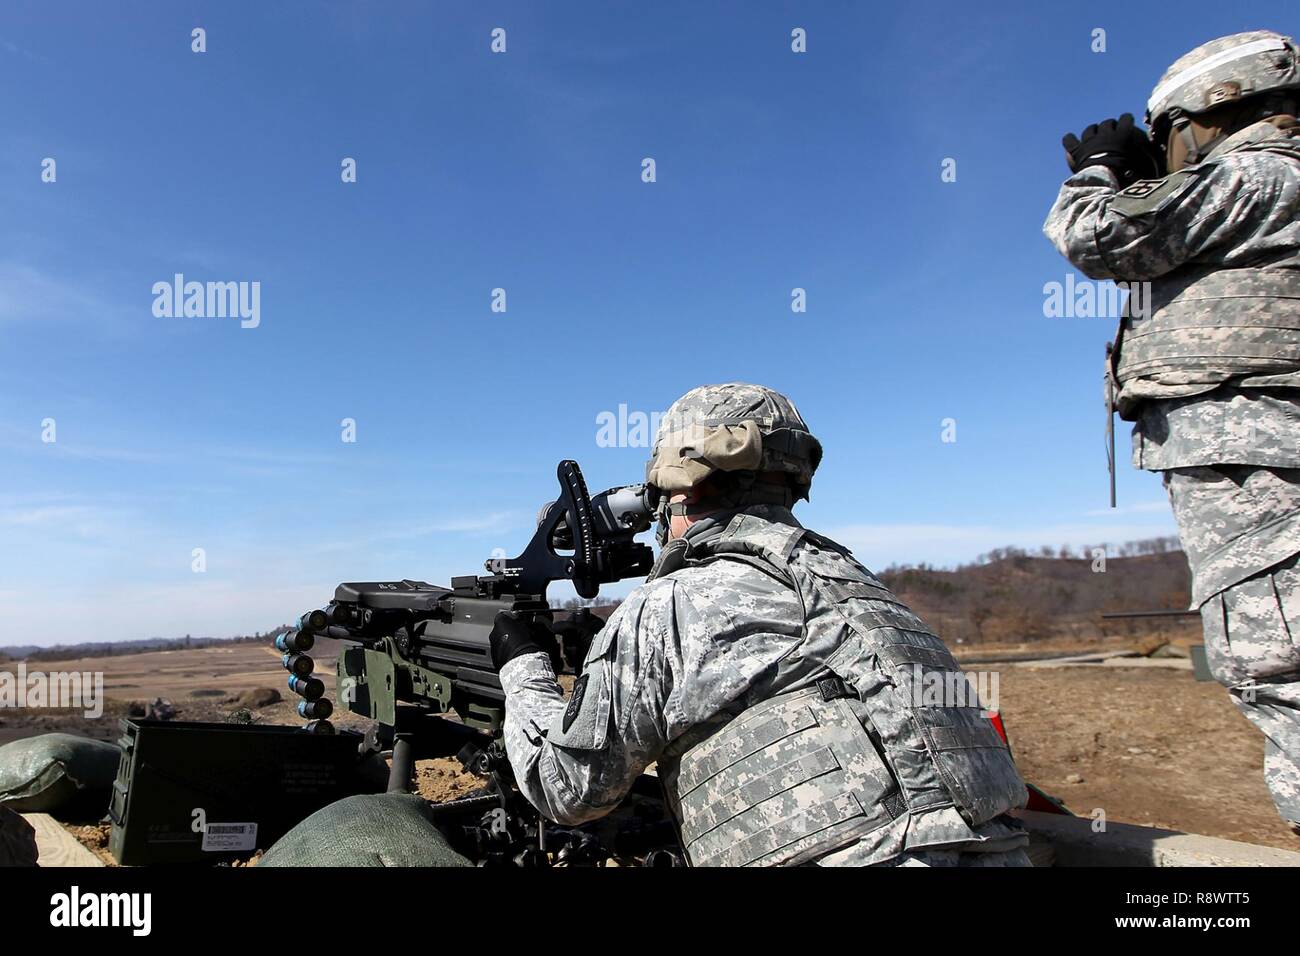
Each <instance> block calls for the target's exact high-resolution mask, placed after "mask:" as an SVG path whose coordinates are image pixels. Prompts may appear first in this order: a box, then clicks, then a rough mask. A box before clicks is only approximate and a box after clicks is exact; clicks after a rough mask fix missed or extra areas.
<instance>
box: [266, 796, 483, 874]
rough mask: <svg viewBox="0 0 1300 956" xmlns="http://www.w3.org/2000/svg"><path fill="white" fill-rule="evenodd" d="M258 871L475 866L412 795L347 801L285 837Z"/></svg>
mask: <svg viewBox="0 0 1300 956" xmlns="http://www.w3.org/2000/svg"><path fill="white" fill-rule="evenodd" d="M257 865H258V866H472V865H473V864H472V863H470V861H469V860H467V859H465V857H463V856H461V855H460V854H459V853H457V852H456V851H455V850H453V849H452V848H451V847H450V846H449V845H448V844H447V839H446V837H444V836H443V835H442V834H441V833H439V832H438V830H437V828H436V827H435V826H434V825H433V823H432V821H431V814H430V813H429V808H428V805H427V804H426V803H425V802H424V801H423V800H422V799H420V798H419V797H417V796H416V795H414V794H410V793H375V794H361V795H359V796H355V797H345V798H344V799H342V800H340V801H338V802H337V803H331V804H330V805H329V806H328V807H323V808H321V809H320V810H317V811H316V812H315V813H313V814H312V815H311V816H309V817H308V818H307V819H306V820H303V821H302V822H301V823H299V824H298V825H297V826H296V827H294V828H293V829H292V830H290V831H289V832H288V833H286V834H285V835H284V836H282V837H281V838H280V839H279V840H277V841H276V842H275V844H274V845H273V846H272V847H271V849H269V850H267V851H266V855H265V856H263V857H262V859H261V860H259V861H258V863H257Z"/></svg>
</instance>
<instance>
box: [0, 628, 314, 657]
mask: <svg viewBox="0 0 1300 956" xmlns="http://www.w3.org/2000/svg"><path fill="white" fill-rule="evenodd" d="M286 630H288V627H287V626H283V627H279V628H276V629H275V630H273V631H268V632H267V633H265V634H252V635H239V636H237V637H192V636H190V635H188V634H187V635H186V636H185V637H142V638H139V639H138V640H134V641H82V642H80V643H77V644H52V645H50V646H48V647H42V646H39V645H36V644H16V645H13V646H9V647H0V660H3V659H5V658H8V659H10V660H27V661H63V660H75V659H77V658H82V657H118V656H121V655H124V654H145V653H149V652H150V651H184V650H192V649H194V648H199V647H212V646H214V645H217V644H232V643H240V642H261V641H265V642H266V643H268V644H269V643H270V642H271V641H274V640H275V638H276V635H278V634H279V633H281V632H282V631H286Z"/></svg>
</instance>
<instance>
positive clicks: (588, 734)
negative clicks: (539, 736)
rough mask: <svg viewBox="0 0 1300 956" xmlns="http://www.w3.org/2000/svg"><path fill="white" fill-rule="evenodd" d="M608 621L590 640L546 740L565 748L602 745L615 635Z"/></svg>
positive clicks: (607, 728) (604, 736) (605, 737)
mask: <svg viewBox="0 0 1300 956" xmlns="http://www.w3.org/2000/svg"><path fill="white" fill-rule="evenodd" d="M617 630H618V629H617V628H615V627H610V626H609V625H608V624H607V625H605V627H603V628H601V630H600V632H599V633H597V634H596V636H595V638H593V639H592V642H591V647H590V648H589V649H588V650H587V658H586V662H585V663H584V664H583V665H582V676H581V677H579V678H578V679H577V680H576V681H574V683H573V691H572V692H571V693H570V694H569V701H568V703H567V705H566V706H565V708H564V713H562V714H561V715H560V717H559V719H558V720H557V721H556V722H555V725H554V726H553V727H551V729H550V730H549V731H547V734H546V739H547V741H548V742H550V743H552V744H554V745H555V746H557V747H563V748H565V749H566V750H599V749H601V748H602V747H604V746H605V741H606V739H607V737H608V735H609V720H610V704H611V689H610V681H609V677H610V667H611V665H610V661H609V657H610V654H611V653H612V650H613V647H614V643H615V642H614V634H615V632H616V631H617Z"/></svg>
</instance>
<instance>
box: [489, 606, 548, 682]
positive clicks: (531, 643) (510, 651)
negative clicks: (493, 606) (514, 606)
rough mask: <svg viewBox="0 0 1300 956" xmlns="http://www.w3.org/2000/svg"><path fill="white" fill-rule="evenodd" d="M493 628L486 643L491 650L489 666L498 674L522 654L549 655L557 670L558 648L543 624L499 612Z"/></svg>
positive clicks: (513, 613)
mask: <svg viewBox="0 0 1300 956" xmlns="http://www.w3.org/2000/svg"><path fill="white" fill-rule="evenodd" d="M492 624H493V627H492V633H491V634H490V635H489V636H488V641H489V643H490V644H491V647H492V666H493V667H495V668H496V669H497V670H501V668H502V667H504V666H505V665H506V663H507V662H508V661H512V660H514V659H515V658H516V657H519V656H520V655H521V654H536V653H537V652H539V651H544V652H546V653H547V654H549V655H550V657H551V664H552V666H553V667H554V668H555V669H556V670H559V666H560V664H559V662H560V646H559V644H557V643H556V641H555V635H554V634H552V633H551V631H550V629H549V628H548V627H547V626H546V625H545V624H544V623H542V622H541V621H537V620H533V621H528V620H525V619H524V618H522V617H520V616H519V615H518V614H516V613H515V612H514V611H499V612H498V613H497V616H496V619H495V620H494V621H493V622H492Z"/></svg>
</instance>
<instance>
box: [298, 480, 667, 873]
mask: <svg viewBox="0 0 1300 956" xmlns="http://www.w3.org/2000/svg"><path fill="white" fill-rule="evenodd" d="M557 477H558V479H559V483H560V496H559V498H558V499H556V500H555V501H552V502H550V503H549V504H547V505H545V506H544V507H543V508H542V510H541V513H540V514H539V516H538V523H537V530H536V532H535V533H534V534H533V537H532V540H531V541H530V542H529V543H528V546H527V547H526V548H525V549H524V551H523V553H522V554H520V555H519V556H518V557H516V558H511V559H501V558H490V559H488V560H487V561H486V562H484V567H485V570H487V571H489V572H490V573H489V574H487V575H466V576H463V577H455V578H452V580H451V587H450V588H443V587H438V586H436V585H432V584H427V583H425V582H423V581H410V580H403V581H387V582H369V583H350V584H340V585H339V586H338V588H336V589H335V592H334V600H333V601H331V602H330V603H329V604H328V605H327V606H326V607H325V608H323V609H321V610H316V611H310V612H308V613H307V614H304V615H303V616H302V618H301V619H300V620H299V622H298V628H297V629H296V630H292V631H289V632H288V633H286V634H283V635H281V636H280V637H278V638H277V639H276V647H277V648H278V649H279V650H280V651H281V652H282V653H283V655H284V656H283V658H282V661H283V664H284V667H285V669H286V670H288V671H289V674H290V676H289V688H290V690H292V691H294V692H295V693H296V694H298V695H299V696H301V697H302V698H303V701H302V702H301V703H300V704H299V705H298V713H299V714H300V715H301V716H303V717H305V718H308V720H309V721H310V722H309V723H308V724H307V726H306V728H305V729H307V730H310V731H314V732H317V733H333V732H334V728H333V726H332V725H331V724H330V722H329V719H328V718H329V717H330V715H331V714H332V712H333V706H332V705H331V703H330V701H329V700H328V699H326V698H325V697H324V691H325V687H324V683H323V682H322V681H321V680H320V679H319V678H317V677H313V676H311V674H312V670H313V667H314V664H313V662H312V660H311V658H310V657H309V656H308V653H307V652H308V651H310V650H311V649H312V646H313V644H314V641H315V638H316V637H317V636H327V637H331V638H335V639H338V640H341V641H343V642H345V646H344V648H343V650H342V651H341V653H340V654H339V658H338V695H339V698H340V701H341V702H342V703H343V704H345V705H346V706H347V708H348V709H349V710H351V711H352V712H353V713H355V714H359V715H360V716H362V717H367V718H370V719H372V720H374V721H375V722H376V723H375V725H374V726H373V728H372V730H371V731H370V733H368V734H367V738H366V744H365V745H363V752H369V753H377V754H382V753H386V752H388V751H391V752H392V765H391V768H390V770H389V774H388V790H389V792H409V791H410V790H411V788H412V784H413V779H414V766H415V761H416V760H419V759H428V758H437V757H450V756H455V757H457V758H458V759H459V760H460V761H461V763H462V764H463V765H464V766H465V768H466V769H467V770H469V771H470V772H472V773H474V774H475V775H477V776H479V777H482V778H485V779H486V780H487V782H488V786H487V787H486V788H485V790H484V791H483V792H482V793H480V794H478V795H476V796H472V797H468V798H462V799H460V800H455V801H451V802H449V803H442V804H434V805H432V807H431V810H432V811H433V813H434V815H435V817H440V818H442V819H443V820H444V821H447V822H449V823H458V824H460V825H449V826H446V827H443V830H444V832H445V833H448V835H449V837H450V838H451V839H452V842H453V845H455V846H457V848H458V849H460V850H461V852H464V853H466V854H467V855H469V856H470V857H471V858H474V859H477V860H478V861H479V862H498V863H515V864H545V863H553V862H566V861H568V862H596V861H599V860H600V859H604V858H607V857H608V856H611V855H615V854H616V853H618V854H619V855H622V851H620V850H617V849H614V848H611V847H609V846H608V845H606V844H607V843H608V842H609V841H608V839H605V840H603V841H602V839H601V838H600V837H597V836H596V835H594V833H593V832H592V831H591V828H586V827H584V828H578V829H563V828H558V827H554V826H553V825H550V824H547V823H545V821H542V820H541V819H540V818H539V817H538V815H537V814H536V812H535V811H534V810H533V808H532V807H531V806H530V805H528V803H527V801H526V800H525V799H524V798H523V797H522V795H520V794H519V793H518V790H517V789H516V788H515V787H514V784H513V776H512V774H511V771H510V764H509V761H508V759H507V758H506V754H505V748H504V745H503V743H502V742H501V740H500V736H501V729H502V725H503V722H504V718H505V694H504V692H503V691H502V689H501V681H500V679H499V677H498V675H497V673H496V669H495V668H494V667H493V665H492V655H491V648H490V644H489V636H490V635H491V633H492V629H493V625H494V621H495V619H496V616H497V614H498V613H499V612H501V611H511V612H514V613H516V614H518V615H520V616H521V617H523V618H525V619H527V620H532V621H534V622H544V624H545V626H547V627H550V628H551V629H552V630H553V631H554V632H555V634H556V636H557V638H558V639H559V640H558V643H559V644H560V645H561V647H562V648H563V660H562V661H560V662H557V663H558V664H567V665H568V669H569V670H572V671H576V670H578V669H579V668H580V667H581V661H582V658H583V657H584V656H585V653H586V648H587V645H588V644H589V643H590V641H591V638H592V636H593V635H594V634H595V633H596V631H598V630H599V629H600V627H601V626H602V625H603V623H604V622H603V621H602V620H601V619H600V618H598V617H596V616H595V615H593V614H591V613H590V612H588V611H586V610H585V609H583V610H580V611H578V612H576V613H574V614H573V615H571V617H570V618H569V619H568V620H566V621H563V622H559V623H555V622H554V621H553V617H552V612H551V609H550V607H549V605H548V604H547V601H546V589H547V586H548V585H549V584H550V583H551V582H552V581H562V580H563V581H571V582H572V583H573V587H574V590H576V591H577V593H578V594H579V596H581V597H583V598H593V597H595V596H596V594H597V592H598V591H599V589H600V586H601V585H602V584H608V583H612V582H614V581H621V580H623V579H625V578H634V577H644V576H645V575H646V574H647V573H649V570H650V567H651V565H652V563H653V552H652V551H651V549H650V548H649V547H648V546H647V545H644V544H640V543H638V542H636V541H634V540H633V539H634V537H635V536H636V535H637V534H639V533H640V532H642V531H645V530H647V529H649V527H650V525H651V522H652V513H653V501H652V498H651V495H650V493H649V492H648V490H647V488H646V486H644V485H628V486H625V487H620V488H611V489H610V490H608V491H604V492H601V493H600V494H598V495H595V496H592V495H589V494H588V493H587V486H586V482H585V481H584V480H583V477H582V471H581V470H580V469H579V467H578V464H577V462H574V461H562V462H560V464H559V466H558V468H557ZM557 670H558V668H557ZM453 715H454V717H453ZM455 718H458V719H455ZM640 784H641V786H640V787H639V788H634V791H633V797H631V798H629V802H632V801H633V798H635V797H638V796H641V797H649V796H650V795H651V791H652V790H653V799H654V800H656V801H657V800H658V799H659V796H660V795H659V792H658V790H657V787H654V781H652V780H649V778H643V779H642V781H641V782H640ZM645 810H646V806H645V805H644V804H638V816H639V819H638V821H637V822H636V825H634V826H633V827H632V828H631V830H632V831H636V832H637V833H640V834H648V833H650V832H654V833H655V834H657V835H656V836H655V837H654V839H655V840H658V839H659V836H661V835H662V827H660V826H659V821H657V820H654V819H653V818H654V817H655V816H656V815H657V814H656V813H655V812H654V811H653V810H652V811H650V812H649V813H648V814H647V813H646V812H645ZM467 818H473V819H477V821H478V822H477V823H472V824H471V825H464V822H463V821H464V820H465V819H467ZM629 832H630V831H629V829H628V828H627V827H626V826H624V827H622V829H621V830H620V831H619V832H618V834H617V838H618V839H619V840H621V841H622V842H623V843H624V845H625V847H631V846H633V845H634V844H636V843H639V842H641V841H640V839H639V838H637V837H631V838H629V837H628V833H629ZM629 852H636V851H634V850H633V851H629ZM638 855H640V854H638ZM654 862H666V860H665V859H664V858H663V857H660V858H659V859H658V860H655V861H654Z"/></svg>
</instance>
